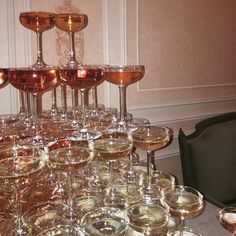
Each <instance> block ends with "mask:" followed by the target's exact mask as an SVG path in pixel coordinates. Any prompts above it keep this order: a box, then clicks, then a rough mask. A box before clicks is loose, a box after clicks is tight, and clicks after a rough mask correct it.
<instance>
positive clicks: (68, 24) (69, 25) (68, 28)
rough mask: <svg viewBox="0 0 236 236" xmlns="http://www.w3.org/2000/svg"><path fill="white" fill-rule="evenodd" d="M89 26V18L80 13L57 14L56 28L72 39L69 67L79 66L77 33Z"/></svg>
mask: <svg viewBox="0 0 236 236" xmlns="http://www.w3.org/2000/svg"><path fill="white" fill-rule="evenodd" d="M87 25H88V17H87V15H85V14H78V13H60V14H56V27H57V28H58V29H60V30H62V31H65V32H67V33H68V34H69V37H70V59H69V62H68V64H67V66H68V67H74V66H78V65H79V63H78V61H77V60H76V55H75V39H74V37H75V33H76V32H79V31H81V30H83V29H84V28H85V27H86V26H87Z"/></svg>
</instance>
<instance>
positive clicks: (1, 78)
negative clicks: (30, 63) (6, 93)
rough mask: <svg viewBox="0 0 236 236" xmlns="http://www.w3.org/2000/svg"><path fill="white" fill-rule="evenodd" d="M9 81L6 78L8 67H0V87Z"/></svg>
mask: <svg viewBox="0 0 236 236" xmlns="http://www.w3.org/2000/svg"><path fill="white" fill-rule="evenodd" d="M8 83H9V80H8V69H7V68H0V89H1V88H4V87H5V86H6V85H7V84H8Z"/></svg>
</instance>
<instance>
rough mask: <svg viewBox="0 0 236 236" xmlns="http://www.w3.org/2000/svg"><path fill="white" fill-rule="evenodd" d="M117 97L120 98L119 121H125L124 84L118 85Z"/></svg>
mask: <svg viewBox="0 0 236 236" xmlns="http://www.w3.org/2000/svg"><path fill="white" fill-rule="evenodd" d="M119 98H120V121H121V122H124V121H125V114H126V86H124V85H120V86H119Z"/></svg>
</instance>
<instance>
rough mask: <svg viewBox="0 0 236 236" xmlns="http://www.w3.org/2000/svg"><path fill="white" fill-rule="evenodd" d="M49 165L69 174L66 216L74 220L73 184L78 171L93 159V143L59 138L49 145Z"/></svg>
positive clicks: (53, 168)
mask: <svg viewBox="0 0 236 236" xmlns="http://www.w3.org/2000/svg"><path fill="white" fill-rule="evenodd" d="M47 150H48V151H47V154H48V166H49V168H50V169H51V170H52V171H57V172H58V171H62V172H66V173H67V176H68V204H67V205H68V208H69V209H68V211H67V212H66V214H65V216H66V217H67V218H68V219H69V220H70V221H74V220H76V218H77V215H76V213H75V211H74V209H73V194H72V190H73V188H72V184H73V178H74V175H75V173H76V171H78V170H81V169H83V168H84V167H85V166H87V165H88V164H89V163H90V162H91V161H92V160H93V144H91V143H90V142H89V141H88V142H85V141H78V142H73V141H70V140H66V139H65V140H58V141H56V142H54V143H52V144H51V145H49V146H48V147H47Z"/></svg>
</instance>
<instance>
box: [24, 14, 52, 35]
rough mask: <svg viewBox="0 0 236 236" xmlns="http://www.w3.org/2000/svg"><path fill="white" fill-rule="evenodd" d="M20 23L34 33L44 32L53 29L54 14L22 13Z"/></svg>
mask: <svg viewBox="0 0 236 236" xmlns="http://www.w3.org/2000/svg"><path fill="white" fill-rule="evenodd" d="M19 18H20V23H21V24H22V25H23V26H24V27H25V28H27V29H29V30H33V31H35V32H41V33H42V32H44V31H46V30H49V29H51V28H53V27H54V25H55V14H54V13H51V12H22V13H20V17H19Z"/></svg>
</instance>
